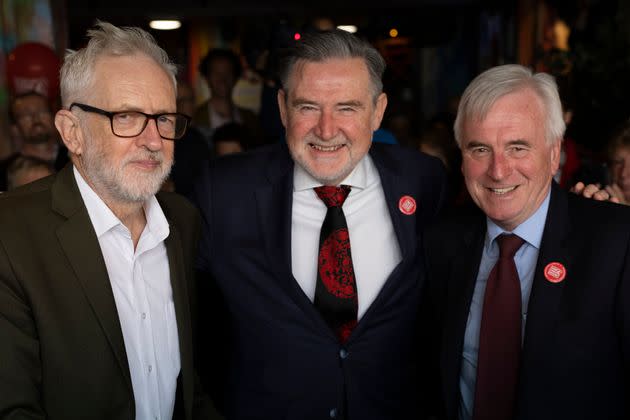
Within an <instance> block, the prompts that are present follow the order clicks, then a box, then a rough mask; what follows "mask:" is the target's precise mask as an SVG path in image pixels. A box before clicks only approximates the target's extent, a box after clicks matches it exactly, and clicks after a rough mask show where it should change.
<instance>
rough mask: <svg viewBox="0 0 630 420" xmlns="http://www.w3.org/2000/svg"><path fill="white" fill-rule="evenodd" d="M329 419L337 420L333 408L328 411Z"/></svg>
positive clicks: (335, 410)
mask: <svg viewBox="0 0 630 420" xmlns="http://www.w3.org/2000/svg"><path fill="white" fill-rule="evenodd" d="M330 418H331V419H336V418H337V409H336V408H333V409H331V410H330Z"/></svg>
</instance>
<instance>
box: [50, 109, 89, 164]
mask: <svg viewBox="0 0 630 420" xmlns="http://www.w3.org/2000/svg"><path fill="white" fill-rule="evenodd" d="M55 127H57V131H59V134H61V139H62V140H63V143H64V144H65V145H66V147H67V148H68V151H69V152H70V153H72V154H74V155H77V156H80V155H81V154H82V153H83V131H82V130H81V127H80V126H79V119H78V118H77V116H76V115H74V114H73V113H72V112H70V111H68V110H67V109H61V110H59V111H57V114H55Z"/></svg>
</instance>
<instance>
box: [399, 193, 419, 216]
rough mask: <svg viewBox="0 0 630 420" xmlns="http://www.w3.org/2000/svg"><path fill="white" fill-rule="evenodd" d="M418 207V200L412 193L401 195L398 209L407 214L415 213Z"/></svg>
mask: <svg viewBox="0 0 630 420" xmlns="http://www.w3.org/2000/svg"><path fill="white" fill-rule="evenodd" d="M416 207H417V206H416V200H414V198H413V197H412V196H410V195H403V196H402V197H400V200H398V210H400V212H401V213H402V214H406V215H407V216H410V215H412V214H414V213H415V212H416Z"/></svg>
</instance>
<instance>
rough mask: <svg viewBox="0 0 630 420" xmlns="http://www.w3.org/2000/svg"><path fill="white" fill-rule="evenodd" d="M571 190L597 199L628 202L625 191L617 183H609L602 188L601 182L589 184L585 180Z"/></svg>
mask: <svg viewBox="0 0 630 420" xmlns="http://www.w3.org/2000/svg"><path fill="white" fill-rule="evenodd" d="M570 191H571V192H572V193H575V194H577V195H581V196H582V197H585V198H592V199H593V200H597V201H610V202H612V203H618V204H625V205H628V203H627V202H626V201H625V200H624V199H623V192H622V191H621V188H619V186H618V185H617V184H611V185H607V186H606V187H604V188H602V186H601V184H588V185H585V184H584V183H583V182H578V183H576V184H575V185H574V186H573V187H571V189H570Z"/></svg>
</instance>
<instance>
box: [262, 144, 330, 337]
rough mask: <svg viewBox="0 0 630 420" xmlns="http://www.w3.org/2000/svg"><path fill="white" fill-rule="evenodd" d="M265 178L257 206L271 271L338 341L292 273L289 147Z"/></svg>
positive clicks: (275, 158) (283, 148)
mask: <svg viewBox="0 0 630 420" xmlns="http://www.w3.org/2000/svg"><path fill="white" fill-rule="evenodd" d="M266 175H267V180H268V182H267V183H266V184H264V185H263V186H261V187H260V188H258V190H256V203H257V206H258V217H259V220H258V226H260V227H261V233H262V236H263V242H264V247H265V252H266V254H267V258H268V259H267V260H268V261H271V268H272V270H273V271H274V274H275V277H276V279H278V284H279V286H280V287H281V288H282V289H283V290H284V291H285V293H286V294H287V295H288V296H289V297H290V298H291V299H292V300H293V301H294V302H295V303H296V304H297V306H298V307H300V308H301V309H302V311H303V312H305V313H306V315H307V316H308V317H309V318H310V319H312V320H313V322H314V323H315V324H316V325H317V328H318V329H321V330H325V331H326V333H327V334H329V335H330V338H331V339H336V338H335V336H334V334H333V332H332V330H331V329H330V328H328V326H327V325H326V323H325V321H324V320H323V318H322V317H321V315H320V314H319V312H317V310H316V309H315V306H314V305H313V303H312V302H311V301H310V299H309V298H308V296H306V294H305V293H304V291H303V290H302V289H301V288H300V285H299V284H298V282H297V281H296V280H295V278H294V277H293V272H292V270H291V220H292V208H293V161H292V160H291V157H290V155H289V152H288V150H287V147H286V145H282V146H281V147H279V148H278V149H277V153H275V154H274V155H273V156H272V158H271V160H270V162H269V165H268V167H267V174H266Z"/></svg>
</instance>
